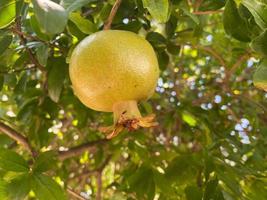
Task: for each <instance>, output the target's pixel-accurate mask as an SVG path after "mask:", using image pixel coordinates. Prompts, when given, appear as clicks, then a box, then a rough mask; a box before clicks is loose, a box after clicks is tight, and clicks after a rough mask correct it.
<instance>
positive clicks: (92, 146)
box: [58, 139, 109, 160]
mask: <svg viewBox="0 0 267 200" xmlns="http://www.w3.org/2000/svg"><path fill="white" fill-rule="evenodd" d="M107 141H109V140H107V139H100V140H97V141H93V142H88V143H86V144H82V145H79V146H77V147H73V148H70V149H69V150H67V151H59V152H58V158H59V159H60V160H65V159H68V158H71V157H75V156H78V155H81V154H82V153H84V152H85V151H91V152H95V151H96V150H97V145H99V144H105V143H106V142H107Z"/></svg>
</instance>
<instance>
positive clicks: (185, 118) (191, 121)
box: [182, 112, 197, 126]
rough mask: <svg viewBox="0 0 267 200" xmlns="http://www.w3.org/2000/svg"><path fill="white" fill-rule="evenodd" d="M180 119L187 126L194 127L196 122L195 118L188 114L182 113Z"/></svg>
mask: <svg viewBox="0 0 267 200" xmlns="http://www.w3.org/2000/svg"><path fill="white" fill-rule="evenodd" d="M182 119H183V121H184V122H186V123H187V124H188V125H189V126H196V125H197V120H196V118H195V117H194V116H193V115H192V114H190V113H189V112H183V113H182Z"/></svg>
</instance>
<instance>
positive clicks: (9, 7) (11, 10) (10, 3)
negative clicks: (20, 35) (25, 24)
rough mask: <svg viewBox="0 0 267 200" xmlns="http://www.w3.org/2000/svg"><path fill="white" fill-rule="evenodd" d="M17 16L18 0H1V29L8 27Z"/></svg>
mask: <svg viewBox="0 0 267 200" xmlns="http://www.w3.org/2000/svg"><path fill="white" fill-rule="evenodd" d="M15 16H16V1H15V0H1V1H0V29H2V28H5V27H7V26H8V25H9V24H10V23H11V22H12V21H13V20H14V19H15Z"/></svg>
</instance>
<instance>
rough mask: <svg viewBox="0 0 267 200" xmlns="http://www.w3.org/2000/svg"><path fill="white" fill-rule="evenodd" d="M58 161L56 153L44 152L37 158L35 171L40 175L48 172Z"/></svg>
mask: <svg viewBox="0 0 267 200" xmlns="http://www.w3.org/2000/svg"><path fill="white" fill-rule="evenodd" d="M56 161H57V160H56V153H55V152H54V151H47V152H43V153H41V154H40V155H39V156H38V157H37V158H36V161H35V163H34V166H33V171H34V172H38V173H41V172H45V171H48V170H50V169H52V168H54V167H55V166H56Z"/></svg>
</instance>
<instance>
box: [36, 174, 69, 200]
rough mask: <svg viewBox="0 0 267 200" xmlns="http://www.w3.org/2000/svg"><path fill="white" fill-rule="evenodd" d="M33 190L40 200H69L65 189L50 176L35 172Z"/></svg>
mask: <svg viewBox="0 0 267 200" xmlns="http://www.w3.org/2000/svg"><path fill="white" fill-rule="evenodd" d="M32 190H33V192H34V193H35V195H36V197H37V198H38V199H39V200H48V199H49V200H67V197H66V194H65V192H64V191H63V189H62V188H61V187H60V186H59V185H58V184H57V183H56V182H55V181H54V180H53V179H52V178H50V177H48V176H45V175H42V174H34V175H33V179H32Z"/></svg>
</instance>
